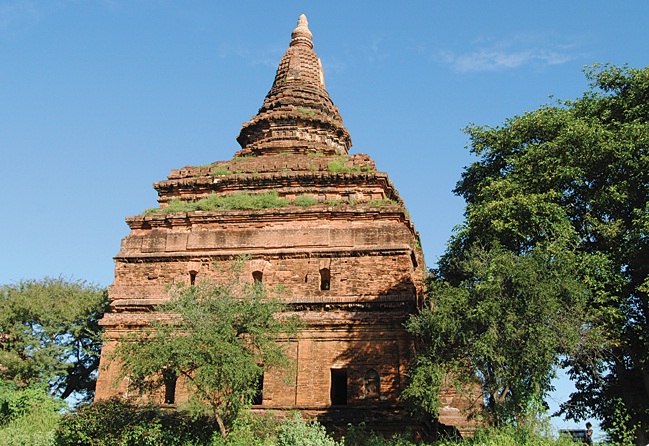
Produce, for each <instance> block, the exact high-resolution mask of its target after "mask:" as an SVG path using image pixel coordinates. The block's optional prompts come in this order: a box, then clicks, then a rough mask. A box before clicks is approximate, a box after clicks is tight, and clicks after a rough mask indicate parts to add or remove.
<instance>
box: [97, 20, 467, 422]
mask: <svg viewBox="0 0 649 446" xmlns="http://www.w3.org/2000/svg"><path fill="white" fill-rule="evenodd" d="M237 140H238V141H239V143H240V144H241V147H242V148H241V150H240V151H239V152H237V153H236V154H235V157H234V158H233V159H231V160H229V161H219V162H215V163H212V164H211V165H209V166H200V167H184V168H182V169H179V170H174V171H172V172H171V174H170V175H169V177H168V179H167V180H166V181H161V182H158V183H155V184H154V187H155V189H156V190H157V191H158V195H159V199H158V201H159V205H160V208H159V210H162V211H164V210H165V209H166V208H169V206H171V205H173V203H174V201H175V202H177V201H178V200H181V201H183V202H197V201H198V200H200V199H203V198H206V197H210V196H212V195H217V196H227V195H232V194H237V193H247V194H259V193H267V192H273V193H276V194H277V197H278V198H279V199H282V200H284V202H283V203H282V206H276V207H271V208H266V209H218V210H190V211H179V212H169V213H165V212H157V213H156V212H154V213H145V214H144V215H140V216H135V217H129V218H127V219H126V221H127V223H128V225H129V227H130V228H131V232H130V234H129V235H128V236H126V237H125V238H124V240H123V241H122V245H121V249H120V251H119V253H118V254H117V256H116V257H115V281H114V283H113V284H112V286H111V287H110V289H109V294H110V299H111V308H112V312H110V313H108V314H106V315H105V317H104V318H103V320H102V325H103V326H104V328H105V330H106V336H107V342H106V343H105V345H104V353H105V354H104V356H103V357H102V367H101V371H100V375H99V380H98V385H97V394H96V395H97V396H96V397H97V398H106V397H109V396H112V395H116V394H121V395H124V394H127V393H128V392H129V388H128V380H123V381H121V382H118V366H117V365H116V364H110V360H109V359H107V358H108V357H109V355H107V353H108V352H110V351H111V349H112V348H113V345H114V344H113V343H114V340H115V339H116V338H117V337H118V336H119V335H120V334H123V333H125V332H128V331H131V330H139V329H141V328H142V327H143V326H144V325H145V324H146V322H147V317H148V315H150V310H151V308H153V307H154V306H155V305H156V304H158V303H160V302H162V301H164V300H165V299H167V294H166V291H165V290H166V287H167V286H168V285H169V284H173V283H178V282H183V283H188V284H189V283H192V282H195V281H198V280H206V279H207V280H213V281H217V282H218V281H219V280H222V279H223V274H224V273H223V272H222V271H223V269H225V268H219V266H225V265H227V264H229V263H230V262H231V261H232V259H233V258H235V257H237V256H240V255H246V256H248V258H249V260H248V261H247V262H246V264H245V267H244V272H243V274H244V277H248V278H249V280H251V281H252V280H254V279H257V280H261V281H262V282H263V283H264V284H265V285H267V286H270V287H272V286H274V285H282V286H283V287H284V288H285V289H286V291H287V292H286V294H285V295H284V299H286V302H287V303H288V304H289V305H290V307H291V309H292V311H294V312H296V313H297V314H299V315H300V317H301V318H302V320H303V321H304V323H305V328H304V329H303V330H302V332H301V333H300V336H299V337H298V338H297V339H295V340H290V341H286V342H287V343H288V345H287V351H288V352H289V354H290V355H291V356H292V358H293V360H294V361H295V364H296V372H295V373H294V376H291V377H289V379H286V377H280V376H277V375H275V374H273V373H268V374H267V375H268V376H265V377H264V381H263V393H262V395H263V397H262V400H261V401H260V403H261V404H258V405H256V406H255V410H270V409H272V410H276V411H284V410H295V409H299V410H301V411H303V412H304V413H305V414H308V415H313V416H317V417H319V418H320V419H321V420H322V421H323V422H324V423H325V424H329V425H331V426H337V425H338V426H345V425H346V424H347V423H350V422H351V423H354V422H360V421H365V422H366V423H368V425H370V426H372V427H375V428H378V429H382V430H393V431H398V430H401V429H402V428H403V427H404V426H407V425H408V423H411V420H410V421H409V420H408V414H407V412H406V411H405V410H403V407H402V405H401V403H400V400H399V395H400V393H401V391H402V390H403V389H404V386H405V384H406V375H405V372H406V366H407V364H408V361H409V360H410V359H411V358H412V353H413V340H412V338H411V337H410V335H409V334H408V333H407V332H406V331H405V330H404V328H403V323H404V321H405V320H406V319H407V317H408V316H409V315H410V314H412V312H413V311H415V310H416V308H417V305H418V304H419V303H420V300H421V298H422V293H423V287H422V280H423V278H424V276H425V274H426V268H425V264H424V258H423V253H422V250H421V247H420V243H419V237H418V234H417V232H416V231H415V229H414V226H413V224H412V222H411V220H410V217H409V215H408V212H407V211H406V208H405V206H404V203H403V201H402V200H401V198H400V197H399V195H398V193H397V191H396V189H395V188H394V186H393V184H392V183H391V182H390V180H389V179H388V176H387V174H386V173H384V172H379V171H377V170H376V166H375V164H374V162H373V161H372V160H371V158H370V157H369V156H368V155H363V154H356V155H352V156H350V155H348V150H349V148H350V147H351V139H350V136H349V132H348V131H347V129H346V128H345V127H344V126H343V124H342V118H341V116H340V114H339V112H338V109H337V107H335V106H334V105H333V103H332V101H331V99H330V98H329V95H328V93H327V91H326V90H325V86H324V76H323V73H322V66H321V64H320V61H319V59H318V58H317V56H316V54H315V52H314V51H313V43H312V40H311V32H310V31H309V29H308V26H307V23H306V18H304V17H303V16H302V17H301V18H300V21H299V23H298V27H297V28H296V29H295V30H294V31H293V34H292V40H291V44H290V47H289V49H288V51H287V52H286V54H285V55H284V57H283V58H282V60H281V62H280V65H279V69H278V71H277V75H276V77H275V81H274V83H273V86H272V88H271V90H270V92H269V93H268V95H267V97H266V99H265V101H264V103H263V106H262V108H261V109H260V110H259V113H258V114H257V115H256V116H255V117H253V118H252V119H251V120H250V121H248V122H246V123H245V124H244V125H243V127H242V129H241V133H240V135H239V137H238V138H237ZM300 198H302V199H303V200H306V201H302V202H300ZM169 209H171V208H169ZM149 397H150V398H153V399H154V400H155V399H156V398H157V399H158V400H159V399H160V398H161V396H160V395H150V396H149ZM174 400H175V403H176V404H182V403H183V402H184V401H186V400H187V394H186V391H185V390H184V387H183V385H182V382H179V383H178V385H177V390H176V396H175V399H174ZM447 400H448V402H449V404H448V405H447V406H446V409H445V410H446V412H443V413H442V419H441V421H442V422H447V423H449V422H452V424H454V425H456V426H457V427H458V428H459V429H460V430H466V429H469V428H470V425H469V424H467V422H466V419H465V417H464V418H462V416H461V415H458V414H459V411H458V410H457V409H459V408H460V407H461V406H462V405H463V404H464V402H462V401H460V402H458V401H456V402H455V403H453V400H452V395H451V393H449V395H448V396H447ZM447 409H448V410H447ZM445 413H447V414H449V418H448V419H445V418H444V417H445Z"/></svg>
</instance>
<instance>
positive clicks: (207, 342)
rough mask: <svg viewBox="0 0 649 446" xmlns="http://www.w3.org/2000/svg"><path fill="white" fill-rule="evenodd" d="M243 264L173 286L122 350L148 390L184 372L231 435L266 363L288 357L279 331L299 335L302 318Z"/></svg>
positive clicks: (126, 367) (133, 376)
mask: <svg viewBox="0 0 649 446" xmlns="http://www.w3.org/2000/svg"><path fill="white" fill-rule="evenodd" d="M241 266H242V262H241V261H238V262H235V263H234V264H233V267H232V270H231V272H230V279H229V280H228V281H227V282H226V283H222V284H216V283H211V282H203V283H200V284H198V285H195V286H189V287H187V286H184V285H180V286H177V287H174V288H171V289H170V300H169V301H168V302H167V303H165V304H163V305H160V306H159V307H157V308H156V311H155V315H154V316H155V318H152V319H151V321H150V328H149V329H146V330H143V331H141V332H139V333H131V334H130V335H127V336H124V337H123V338H122V339H121V340H120V342H119V343H118V345H117V347H116V350H115V354H116V357H117V358H118V360H119V361H120V363H121V372H122V374H123V375H124V376H128V377H129V378H130V380H131V384H132V385H133V386H134V387H135V388H137V389H139V390H140V391H142V392H144V393H151V392H152V391H154V390H155V389H159V388H162V387H164V385H165V382H166V383H169V382H170V381H173V380H174V379H175V378H176V377H183V378H184V379H185V381H186V383H187V384H188V385H189V387H190V390H191V396H192V401H193V402H196V403H199V405H202V406H203V407H205V408H207V409H209V412H210V414H211V415H212V416H213V417H214V418H215V419H216V421H217V423H218V426H219V430H220V432H221V434H222V436H223V437H224V438H225V437H227V434H228V432H229V430H230V428H231V426H232V423H233V421H234V420H235V419H236V417H237V415H238V414H239V412H240V411H241V409H242V408H243V407H244V405H245V404H248V403H250V402H251V401H252V399H253V398H254V396H255V395H256V393H257V382H258V380H259V379H260V377H261V376H262V374H263V372H264V370H267V369H269V368H271V367H287V366H288V365H289V361H288V358H287V356H286V355H285V352H284V346H283V345H282V343H281V342H278V339H279V338H281V337H286V336H291V335H295V334H296V332H297V328H298V322H299V321H298V319H297V318H296V317H286V315H281V314H280V313H282V312H283V311H284V310H285V307H284V305H283V304H282V303H281V301H280V300H279V299H278V298H273V297H270V296H269V295H268V293H267V292H266V291H265V289H264V287H263V286H262V284H261V283H254V284H253V283H249V282H245V281H243V280H241V278H240V271H241Z"/></svg>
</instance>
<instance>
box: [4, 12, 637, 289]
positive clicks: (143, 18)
mask: <svg viewBox="0 0 649 446" xmlns="http://www.w3.org/2000/svg"><path fill="white" fill-rule="evenodd" d="M301 13H305V14H306V15H307V17H308V19H309V27H310V29H311V31H312V32H313V40H314V44H315V47H314V49H315V51H316V53H317V54H318V56H319V57H320V58H321V59H322V62H323V66H324V70H325V79H326V83H327V89H328V91H329V94H330V95H331V97H332V99H333V101H334V103H335V104H336V105H337V106H338V107H339V109H340V112H341V114H342V117H343V120H344V124H345V125H346V126H347V128H348V129H349V131H350V133H351V136H352V141H353V143H354V145H353V147H352V149H351V153H367V154H369V155H370V156H371V157H372V158H373V159H374V160H375V161H376V163H377V167H378V168H379V169H380V170H383V171H387V172H388V174H389V176H390V178H391V179H392V180H393V182H394V183H395V185H396V187H397V189H398V190H399V192H400V194H401V196H402V197H403V198H404V200H405V202H406V205H407V207H408V209H409V211H410V214H411V216H412V218H413V220H414V222H415V225H416V227H417V229H418V230H419V231H420V233H421V237H422V244H423V248H424V252H425V255H426V261H427V264H428V266H433V265H434V263H435V262H436V260H437V259H438V257H439V256H440V255H441V254H442V252H443V250H444V247H445V244H446V241H447V240H448V238H449V236H450V234H451V231H452V228H453V227H454V226H455V225H457V224H458V223H461V222H462V218H463V216H462V212H463V201H462V200H461V199H460V198H458V197H456V196H454V195H453V193H452V189H453V187H454V185H455V183H456V182H457V180H458V179H459V178H460V174H461V172H462V169H463V167H464V166H466V165H467V164H469V163H470V162H471V157H470V156H469V153H468V151H467V150H466V149H465V146H466V144H467V142H468V139H467V137H466V135H465V134H464V133H463V132H462V128H463V127H465V126H466V125H467V124H469V123H476V124H481V125H492V126H493V125H498V124H500V123H502V122H503V121H504V120H506V119H507V118H510V117H513V116H515V115H519V114H522V113H524V112H525V111H528V110H533V109H535V108H538V107H539V106H540V105H542V104H546V103H548V102H551V101H552V99H551V97H554V98H560V99H572V98H576V97H578V96H580V95H581V94H582V93H583V92H584V91H585V90H586V88H587V81H586V79H585V77H584V76H583V73H582V68H583V67H584V66H585V65H590V64H593V63H597V62H599V63H605V62H610V63H614V64H620V65H622V64H629V65H630V66H632V67H638V68H640V67H645V66H647V65H648V62H647V54H648V51H649V33H648V32H647V17H649V2H647V1H645V0H635V1H624V0H620V1H617V2H612V1H602V0H588V1H585V0H584V1H565V0H546V1H534V2H530V1H522V0H509V1H496V0H494V1H477V0H475V1H445V2H442V1H433V0H419V1H416V0H409V1H401V2H396V1H377V0H374V1H349V0H347V1H339V0H329V1H326V2H316V1H295V0H293V1H288V0H285V1H280V0H276V1H257V2H253V1H246V0H239V1H236V2H235V1H232V2H225V1H222V2H218V1H171V0H160V1H148V0H94V1H93V0H86V1H82V0H52V1H45V0H42V1H38V0H0V163H1V166H2V174H1V175H0V186H1V191H2V201H3V202H4V203H5V205H6V206H5V211H4V212H3V214H2V217H1V218H0V237H1V238H0V241H1V249H0V283H7V282H12V281H16V280H19V279H21V278H39V277H43V276H46V275H49V276H59V275H63V276H64V277H72V278H78V279H86V280H88V281H91V282H95V283H98V284H100V285H109V284H110V283H111V282H112V276H113V261H112V257H113V256H114V255H115V254H117V252H118V250H119V243H120V240H121V238H123V237H124V236H125V235H126V234H127V233H128V227H127V225H126V224H125V223H124V218H125V217H126V216H129V215H136V214H139V213H140V212H142V211H143V210H144V209H145V208H148V207H154V206H156V205H157V203H156V194H155V191H154V190H153V189H152V187H151V185H152V183H153V182H155V181H160V180H163V179H165V178H166V176H167V175H168V173H169V171H170V170H171V169H176V168H180V167H183V166H186V165H198V164H208V163H211V162H213V161H218V160H226V159H230V158H231V157H232V156H233V154H234V152H235V151H237V150H238V149H239V146H238V144H237V142H236V140H235V138H236V136H237V135H238V133H239V129H240V127H241V124H243V123H244V122H245V121H247V120H248V119H250V118H251V117H252V116H253V115H255V114H256V112H257V110H258V108H259V107H260V106H261V104H262V101H263V99H264V96H265V95H266V93H267V92H268V90H269V89H270V87H271V84H272V82H273V78H274V74H275V70H276V68H277V64H278V62H279V60H280V58H281V56H282V54H283V53H284V51H285V50H286V49H287V48H288V44H289V41H290V34H291V31H292V30H293V28H294V27H295V25H296V22H297V18H298V16H299V15H300V14H301Z"/></svg>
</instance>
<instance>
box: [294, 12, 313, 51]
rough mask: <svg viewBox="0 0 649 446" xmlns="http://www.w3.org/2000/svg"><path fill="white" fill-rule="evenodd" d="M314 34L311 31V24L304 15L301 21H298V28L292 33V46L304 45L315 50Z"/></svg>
mask: <svg viewBox="0 0 649 446" xmlns="http://www.w3.org/2000/svg"><path fill="white" fill-rule="evenodd" d="M312 38H313V34H311V31H310V30H309V22H308V21H307V19H306V16H305V15H304V14H302V15H301V16H300V18H299V19H297V27H296V28H295V29H294V30H293V32H292V33H291V45H290V46H296V45H304V46H308V47H309V48H313V41H312V40H311V39H312Z"/></svg>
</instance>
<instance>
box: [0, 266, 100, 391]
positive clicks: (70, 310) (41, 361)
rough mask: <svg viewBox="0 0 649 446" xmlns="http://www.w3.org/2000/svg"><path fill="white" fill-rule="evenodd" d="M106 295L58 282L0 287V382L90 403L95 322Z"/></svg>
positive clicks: (49, 280) (96, 362) (94, 367)
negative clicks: (42, 388)
mask: <svg viewBox="0 0 649 446" xmlns="http://www.w3.org/2000/svg"><path fill="white" fill-rule="evenodd" d="M107 309H108V297H107V293H106V290H105V289H103V288H100V287H97V286H94V285H89V284H87V283H86V282H83V281H70V280H65V279H62V278H45V279H40V280H22V281H20V282H18V283H16V284H11V285H2V286H0V379H2V380H6V381H13V382H15V383H16V384H17V385H18V386H19V387H28V386H31V385H34V384H37V383H45V384H46V385H48V386H49V387H50V389H51V391H52V392H53V394H55V395H57V396H60V397H61V398H67V397H68V396H70V395H71V394H72V393H74V392H76V393H77V395H78V397H79V398H81V399H83V398H84V397H85V398H91V397H92V394H93V392H94V388H95V387H94V386H95V379H96V377H95V375H96V374H95V372H96V370H97V367H98V365H99V355H100V351H101V328H100V327H99V324H98V320H99V319H100V318H101V316H102V315H103V313H104V312H105V311H106V310H107Z"/></svg>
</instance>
